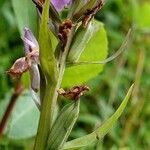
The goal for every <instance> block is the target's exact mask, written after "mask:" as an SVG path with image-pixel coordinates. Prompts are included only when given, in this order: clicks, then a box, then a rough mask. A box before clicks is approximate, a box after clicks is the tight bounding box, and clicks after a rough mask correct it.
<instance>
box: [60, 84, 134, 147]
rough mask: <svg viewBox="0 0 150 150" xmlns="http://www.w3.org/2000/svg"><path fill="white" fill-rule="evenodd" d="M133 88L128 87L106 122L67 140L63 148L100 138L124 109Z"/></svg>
mask: <svg viewBox="0 0 150 150" xmlns="http://www.w3.org/2000/svg"><path fill="white" fill-rule="evenodd" d="M132 90H133V85H132V86H131V87H130V89H129V91H128V93H127V95H126V97H125V99H124V100H123V102H122V103H121V104H120V106H119V108H118V109H117V111H116V112H115V113H114V114H113V115H112V116H111V117H110V118H109V119H108V120H106V122H104V123H103V124H102V125H101V126H100V127H99V128H97V129H96V130H95V131H94V132H92V133H91V134H88V135H86V136H83V137H81V138H78V139H75V140H72V141H70V142H67V143H66V144H65V146H64V148H63V149H71V148H72V149H73V148H74V149H76V148H80V147H85V146H88V145H91V144H92V143H94V142H96V141H99V140H101V139H102V138H103V137H104V136H105V135H106V134H107V133H108V131H109V130H110V128H111V127H112V126H113V125H114V124H115V123H116V121H117V120H118V118H119V117H120V115H121V114H122V112H123V110H124V109H125V107H126V105H127V102H128V100H129V98H130V95H131V93H132Z"/></svg>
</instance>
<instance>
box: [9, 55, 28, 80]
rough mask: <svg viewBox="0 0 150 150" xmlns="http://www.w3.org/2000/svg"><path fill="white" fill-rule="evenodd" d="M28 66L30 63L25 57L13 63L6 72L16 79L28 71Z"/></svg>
mask: <svg viewBox="0 0 150 150" xmlns="http://www.w3.org/2000/svg"><path fill="white" fill-rule="evenodd" d="M29 66H30V63H29V62H28V60H27V59H26V57H21V58H19V59H17V60H16V61H15V63H14V64H13V66H12V67H11V68H10V69H9V70H8V71H7V73H8V74H9V75H11V76H12V77H14V78H18V77H20V76H21V75H22V74H23V73H24V72H26V71H27V70H28V69H29Z"/></svg>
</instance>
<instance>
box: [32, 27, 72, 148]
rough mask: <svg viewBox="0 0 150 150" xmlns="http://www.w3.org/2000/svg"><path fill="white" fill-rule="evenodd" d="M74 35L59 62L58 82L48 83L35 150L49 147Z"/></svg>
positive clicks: (70, 36) (69, 37) (70, 35)
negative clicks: (48, 143)
mask: <svg viewBox="0 0 150 150" xmlns="http://www.w3.org/2000/svg"><path fill="white" fill-rule="evenodd" d="M73 34H74V28H73V29H72V30H71V31H70V34H69V36H68V39H69V40H68V42H67V44H66V47H65V49H64V51H63V53H62V56H61V58H60V61H59V64H60V69H59V74H58V79H57V81H54V82H53V83H51V84H49V83H48V85H47V86H46V90H45V95H44V98H43V100H42V107H41V115H40V121H39V127H38V131H37V136H36V140H35V146H34V150H45V147H46V145H47V139H48V135H49V132H50V129H51V127H52V123H53V121H54V110H55V107H56V103H57V98H58V92H57V90H58V89H59V88H60V86H61V82H62V78H63V75H64V71H65V67H66V58H67V55H68V51H69V49H70V44H71V41H72V37H73ZM60 51H61V50H60Z"/></svg>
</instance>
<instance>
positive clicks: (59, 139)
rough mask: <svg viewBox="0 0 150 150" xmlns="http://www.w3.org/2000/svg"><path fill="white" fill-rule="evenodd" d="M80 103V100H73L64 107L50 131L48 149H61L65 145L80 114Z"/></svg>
mask: <svg viewBox="0 0 150 150" xmlns="http://www.w3.org/2000/svg"><path fill="white" fill-rule="evenodd" d="M79 104H80V100H78V101H75V102H72V103H70V104H68V105H66V106H64V108H62V110H61V112H60V114H59V116H58V117H57V119H56V121H55V123H54V125H53V127H52V130H51V131H50V134H49V138H48V143H47V149H49V150H51V149H60V148H62V147H63V145H64V143H65V142H66V140H67V138H68V136H69V135H70V133H71V130H72V128H73V126H74V124H75V122H76V120H77V118H78V116H79Z"/></svg>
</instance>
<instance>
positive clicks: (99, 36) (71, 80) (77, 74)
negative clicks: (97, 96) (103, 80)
mask: <svg viewBox="0 0 150 150" xmlns="http://www.w3.org/2000/svg"><path fill="white" fill-rule="evenodd" d="M95 26H97V28H98V29H96V27H95ZM94 28H95V29H96V30H98V31H97V32H96V31H95V32H94V33H93V36H92V38H91V39H90V40H89V42H88V43H87V45H86V47H85V50H84V51H83V53H82V54H81V57H80V59H79V61H89V62H90V61H99V60H104V59H105V58H106V56H107V49H108V42H107V36H106V31H105V29H104V26H103V24H102V23H100V22H95V25H94ZM102 69H103V65H97V64H94V65H93V64H92V65H89V64H88V65H82V66H73V67H69V68H67V69H66V70H65V75H64V78H63V82H62V86H64V87H70V86H73V85H79V84H83V83H85V82H87V81H88V80H90V79H92V78H94V77H95V76H97V75H98V73H100V72H101V71H102ZM91 70H92V71H91Z"/></svg>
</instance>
